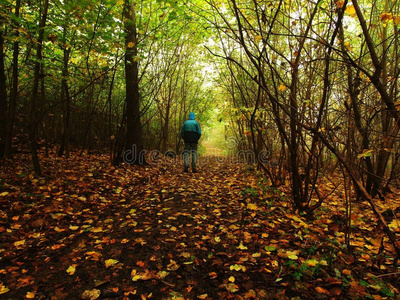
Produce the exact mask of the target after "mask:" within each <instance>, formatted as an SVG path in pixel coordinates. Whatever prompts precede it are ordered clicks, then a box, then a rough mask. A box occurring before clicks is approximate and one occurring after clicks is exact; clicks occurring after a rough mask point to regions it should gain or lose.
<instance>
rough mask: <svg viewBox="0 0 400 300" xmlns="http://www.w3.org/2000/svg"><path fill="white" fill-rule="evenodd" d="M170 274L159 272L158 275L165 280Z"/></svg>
mask: <svg viewBox="0 0 400 300" xmlns="http://www.w3.org/2000/svg"><path fill="white" fill-rule="evenodd" d="M168 274H169V272H167V271H159V272H157V275H158V276H159V277H160V279H164V278H165V277H167V276H168Z"/></svg>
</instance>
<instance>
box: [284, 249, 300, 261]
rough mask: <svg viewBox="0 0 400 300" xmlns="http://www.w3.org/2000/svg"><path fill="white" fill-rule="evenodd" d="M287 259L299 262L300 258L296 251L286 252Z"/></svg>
mask: <svg viewBox="0 0 400 300" xmlns="http://www.w3.org/2000/svg"><path fill="white" fill-rule="evenodd" d="M286 255H287V258H289V259H291V260H297V259H299V257H298V256H297V255H296V251H287V252H286Z"/></svg>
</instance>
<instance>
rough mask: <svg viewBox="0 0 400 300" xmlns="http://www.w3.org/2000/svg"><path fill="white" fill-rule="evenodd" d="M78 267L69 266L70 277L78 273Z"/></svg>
mask: <svg viewBox="0 0 400 300" xmlns="http://www.w3.org/2000/svg"><path fill="white" fill-rule="evenodd" d="M76 266H77V265H76V264H74V265H71V266H69V267H68V269H67V271H66V272H67V273H68V274H69V275H74V274H75V271H76Z"/></svg>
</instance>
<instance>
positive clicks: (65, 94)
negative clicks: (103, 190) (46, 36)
mask: <svg viewBox="0 0 400 300" xmlns="http://www.w3.org/2000/svg"><path fill="white" fill-rule="evenodd" d="M66 30H67V29H66V28H64V34H63V35H64V40H65V39H66V34H67V33H66ZM69 54H70V49H67V48H66V47H64V59H63V70H62V80H61V101H62V102H63V105H64V112H63V121H64V122H63V126H64V130H63V135H62V138H61V144H60V149H59V151H58V156H62V155H63V153H64V151H65V155H66V157H67V158H68V157H69V143H68V140H69V121H70V115H71V99H70V96H69V88H68V62H69ZM64 102H65V103H64Z"/></svg>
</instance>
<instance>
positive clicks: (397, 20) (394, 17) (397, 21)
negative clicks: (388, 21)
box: [393, 16, 400, 25]
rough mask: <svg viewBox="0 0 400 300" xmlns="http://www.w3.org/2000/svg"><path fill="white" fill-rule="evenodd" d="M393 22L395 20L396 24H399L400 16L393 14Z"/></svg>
mask: <svg viewBox="0 0 400 300" xmlns="http://www.w3.org/2000/svg"><path fill="white" fill-rule="evenodd" d="M393 22H394V24H396V25H399V24H400V16H393Z"/></svg>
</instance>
